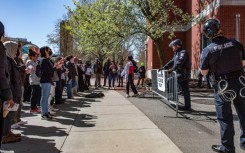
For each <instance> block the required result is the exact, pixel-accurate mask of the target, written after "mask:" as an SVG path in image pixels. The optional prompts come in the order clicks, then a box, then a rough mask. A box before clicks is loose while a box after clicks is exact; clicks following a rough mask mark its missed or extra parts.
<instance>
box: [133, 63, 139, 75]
mask: <svg viewBox="0 0 245 153" xmlns="http://www.w3.org/2000/svg"><path fill="white" fill-rule="evenodd" d="M132 63H133V66H134V73H138V66H137V63H136V62H135V61H132Z"/></svg>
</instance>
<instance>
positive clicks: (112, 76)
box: [109, 74, 116, 87]
mask: <svg viewBox="0 0 245 153" xmlns="http://www.w3.org/2000/svg"><path fill="white" fill-rule="evenodd" d="M115 79H116V74H109V87H111V81H112V87H114V84H115Z"/></svg>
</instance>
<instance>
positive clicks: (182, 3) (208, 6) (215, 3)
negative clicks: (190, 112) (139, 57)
mask: <svg viewBox="0 0 245 153" xmlns="http://www.w3.org/2000/svg"><path fill="white" fill-rule="evenodd" d="M175 4H176V5H178V6H179V7H180V8H182V9H183V10H184V11H186V12H188V13H191V14H192V15H193V16H194V17H195V19H196V22H194V23H192V24H190V25H187V26H186V27H185V29H184V30H182V31H176V32H175V35H176V38H179V39H181V40H182V41H183V44H184V48H185V49H186V50H187V51H188V52H189V55H190V57H191V61H192V72H193V73H192V76H191V77H192V78H195V77H196V71H197V70H198V67H199V63H200V55H201V51H202V48H204V47H205V46H206V45H207V43H208V40H207V39H206V38H205V37H204V36H203V34H202V23H203V22H204V21H205V20H206V19H207V18H210V17H215V18H218V19H219V20H220V22H221V29H222V31H223V34H224V35H225V36H227V37H228V38H236V39H238V40H239V41H240V42H241V43H242V44H244V45H245V20H243V19H244V18H245V0H175ZM239 16H240V17H239ZM239 25H240V26H239ZM174 39H175V38H174ZM163 41H164V43H163V44H164V45H163V46H162V47H163V49H164V63H166V62H167V61H169V60H170V59H171V58H172V57H173V52H172V49H171V48H169V47H168V44H169V43H170V41H171V40H169V39H168V38H167V37H164V40H163ZM146 61H147V62H146V65H147V70H151V69H157V68H159V67H160V62H159V58H158V55H157V51H156V47H155V46H154V43H153V41H152V40H151V39H148V40H147V50H146ZM148 72H149V71H148ZM148 74H150V73H148ZM148 77H151V76H150V75H148Z"/></svg>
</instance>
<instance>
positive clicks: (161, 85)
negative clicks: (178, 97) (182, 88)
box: [157, 70, 165, 92]
mask: <svg viewBox="0 0 245 153" xmlns="http://www.w3.org/2000/svg"><path fill="white" fill-rule="evenodd" d="M157 88H158V90H160V91H163V92H165V73H164V70H162V71H159V72H158V71H157Z"/></svg>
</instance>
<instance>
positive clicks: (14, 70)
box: [7, 57, 22, 103]
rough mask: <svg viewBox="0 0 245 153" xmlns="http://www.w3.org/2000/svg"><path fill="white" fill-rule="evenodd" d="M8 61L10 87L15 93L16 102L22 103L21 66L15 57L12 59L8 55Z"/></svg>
mask: <svg viewBox="0 0 245 153" xmlns="http://www.w3.org/2000/svg"><path fill="white" fill-rule="evenodd" d="M7 63H8V73H9V77H10V82H9V85H10V88H11V90H12V94H13V100H14V102H16V103H20V101H21V95H22V94H21V85H22V82H21V72H20V68H19V67H18V65H17V63H16V61H15V60H14V59H11V58H9V57H7Z"/></svg>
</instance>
